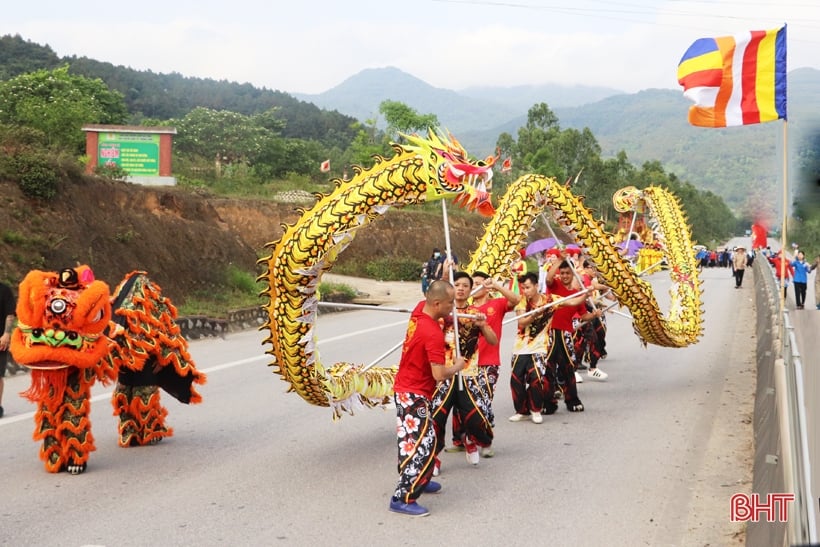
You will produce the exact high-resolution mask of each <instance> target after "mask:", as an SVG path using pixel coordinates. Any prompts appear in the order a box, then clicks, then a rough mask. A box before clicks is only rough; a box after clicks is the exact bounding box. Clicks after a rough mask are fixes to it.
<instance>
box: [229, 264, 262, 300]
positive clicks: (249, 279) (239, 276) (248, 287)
mask: <svg viewBox="0 0 820 547" xmlns="http://www.w3.org/2000/svg"><path fill="white" fill-rule="evenodd" d="M226 276H227V283H228V286H229V287H230V288H231V289H234V290H236V291H238V292H240V293H243V294H250V295H258V294H259V293H260V292H262V285H261V284H260V283H259V282H257V281H256V277H255V276H254V275H253V274H252V273H248V272H246V271H243V270H240V269H239V268H237V267H236V266H234V265H232V264H231V265H229V266H228V269H227V271H226Z"/></svg>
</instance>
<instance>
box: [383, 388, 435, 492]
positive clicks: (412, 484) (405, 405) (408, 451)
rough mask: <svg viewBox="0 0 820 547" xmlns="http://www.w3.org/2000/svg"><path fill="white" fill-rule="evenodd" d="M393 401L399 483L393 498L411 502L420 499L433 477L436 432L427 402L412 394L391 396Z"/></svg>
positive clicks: (420, 396) (423, 398)
mask: <svg viewBox="0 0 820 547" xmlns="http://www.w3.org/2000/svg"><path fill="white" fill-rule="evenodd" d="M393 399H394V400H395V402H396V435H397V437H398V452H399V465H398V469H399V482H398V484H397V485H396V491H395V493H394V494H393V497H394V498H395V499H398V500H401V501H403V502H405V503H411V502H413V501H415V500H417V499H418V498H419V496H421V493H422V492H423V491H424V486H425V485H426V484H427V483H428V482H429V481H430V478H431V477H432V476H433V460H434V459H435V451H436V433H435V427H434V426H433V419H432V417H431V412H430V401H429V400H428V399H427V398H426V397H424V396H422V395H417V394H415V393H407V392H401V393H396V394H394V395H393Z"/></svg>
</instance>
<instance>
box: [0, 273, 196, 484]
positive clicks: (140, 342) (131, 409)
mask: <svg viewBox="0 0 820 547" xmlns="http://www.w3.org/2000/svg"><path fill="white" fill-rule="evenodd" d="M175 318H176V309H175V308H174V306H173V304H171V302H170V301H169V300H168V299H167V298H165V297H163V296H162V294H161V291H160V289H159V287H158V286H157V285H155V284H154V283H152V282H151V281H150V280H149V279H148V277H147V276H146V274H145V272H131V273H130V274H128V275H127V276H126V277H125V278H124V279H123V281H122V283H120V285H119V286H118V287H117V288H116V290H115V292H114V294H113V296H111V295H109V290H108V285H107V284H106V283H104V282H102V281H99V280H97V279H94V275H93V273H92V271H91V269H90V268H88V267H87V266H80V267H77V268H68V269H65V270H62V271H61V272H43V271H39V270H34V271H31V272H29V273H28V274H27V275H26V277H25V278H24V279H23V281H22V282H21V283H20V288H19V298H18V302H17V319H18V326H17V328H16V329H15V330H14V331H13V333H12V339H11V352H12V355H13V356H14V359H15V361H16V362H17V363H19V364H20V365H23V366H26V367H28V368H30V369H31V381H32V383H31V387H30V388H29V389H28V390H27V391H26V392H24V393H23V395H24V396H25V397H27V398H28V399H29V400H31V401H32V402H34V403H36V404H37V410H36V412H35V425H36V428H35V432H34V439H35V440H37V441H42V446H41V449H40V458H41V459H42V460H43V461H44V462H45V468H46V470H47V471H49V472H52V473H56V472H59V471H68V472H70V473H72V474H78V473H82V472H83V471H85V469H86V464H87V461H88V458H89V455H90V453H91V452H93V451H94V450H95V445H94V437H93V435H92V434H91V421H90V419H89V414H90V410H91V406H90V401H91V387H92V386H93V385H94V383H95V382H96V381H101V382H103V383H108V382H110V381H112V380H114V379H117V389H116V391H115V393H114V396H113V399H112V404H113V406H114V413H115V415H117V416H118V417H119V419H120V424H119V433H120V436H119V444H120V445H121V446H138V445H147V444H154V443H156V442H158V441H159V440H161V439H162V438H163V437H167V436H170V435H171V434H172V433H173V432H172V430H171V429H169V428H167V427H166V426H165V423H164V420H165V416H166V414H167V411H166V409H165V408H164V407H163V406H162V405H161V404H160V401H159V392H158V388H159V387H162V388H163V389H165V390H166V391H168V392H169V393H171V394H172V395H173V396H174V397H176V398H177V399H178V400H180V401H181V402H183V403H197V402H199V401H200V400H201V397H200V395H199V394H198V393H197V392H196V390H195V389H194V384H201V383H204V382H205V375H204V374H202V373H201V372H199V371H198V370H196V368H195V366H194V364H193V362H192V361H191V359H190V356H189V355H188V351H187V342H186V341H185V339H184V338H182V336H181V335H180V332H179V327H178V326H177V325H176V323H175V321H174V319H175Z"/></svg>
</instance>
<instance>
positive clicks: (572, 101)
mask: <svg viewBox="0 0 820 547" xmlns="http://www.w3.org/2000/svg"><path fill="white" fill-rule="evenodd" d="M619 93H623V92H622V91H618V90H615V89H611V88H605V87H601V88H596V87H589V86H561V85H556V84H549V85H542V86H515V87H492V86H481V87H471V88H467V89H464V90H461V91H453V90H449V89H442V88H437V87H433V86H431V85H430V84H428V83H426V82H424V81H423V80H420V79H419V78H416V77H415V76H412V75H410V74H407V73H406V72H403V71H401V70H399V69H398V68H395V67H387V68H368V69H365V70H362V71H361V72H359V73H357V74H355V75H353V76H351V77H349V78H347V79H346V80H344V81H343V82H342V83H340V84H339V85H337V86H335V87H333V88H331V89H329V90H327V91H325V92H323V93H319V94H300V93H296V94H294V97H296V98H297V99H300V100H303V101H306V102H310V103H313V104H315V105H316V106H318V107H319V108H324V109H327V110H338V111H339V112H340V113H342V114H347V115H349V116H353V117H354V118H358V119H359V120H360V121H364V120H368V119H374V120H375V119H378V118H379V117H380V116H379V104H380V103H381V102H382V101H384V100H386V99H389V100H392V101H399V102H402V103H404V104H406V105H408V106H410V107H411V108H414V109H415V110H417V111H418V112H419V113H421V114H427V113H433V114H435V115H436V116H437V117H438V119H439V122H441V124H442V125H443V126H445V127H447V128H448V129H450V130H451V131H453V132H454V133H466V132H471V131H481V130H489V129H492V128H493V127H497V126H499V125H501V124H503V123H505V122H508V121H509V120H511V119H514V118H518V117H520V116H521V115H522V114H523V115H524V116H525V118H526V114H527V110H529V108H530V107H531V106H532V105H533V104H536V103H538V102H546V103H548V104H550V105H551V106H553V105H555V106H579V105H582V104H585V103H591V102H595V101H598V100H600V99H603V98H605V97H608V96H611V95H615V94H619Z"/></svg>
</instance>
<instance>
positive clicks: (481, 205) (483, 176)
mask: <svg viewBox="0 0 820 547" xmlns="http://www.w3.org/2000/svg"><path fill="white" fill-rule="evenodd" d="M404 137H405V138H406V139H407V140H408V141H409V142H410V143H411V145H412V146H411V147H410V148H414V149H416V150H417V151H418V153H419V155H420V156H421V157H422V158H424V163H425V165H426V167H427V170H428V173H429V175H430V177H429V180H430V182H428V184H427V199H428V200H435V199H444V198H448V197H454V198H455V199H454V202H455V203H456V204H458V205H459V206H461V207H464V208H465V209H468V210H470V211H478V212H479V214H481V215H483V216H488V217H490V216H493V213H494V212H495V208H494V207H493V204H492V202H491V201H490V193H489V192H490V189H491V188H492V179H493V169H492V167H493V164H494V163H495V158H494V157H492V156H489V157H487V158H486V159H485V160H483V161H470V160H469V158H468V157H467V152H466V151H465V150H464V148H462V146H461V144H460V143H459V142H458V141H457V140H456V139H455V138H454V137H453V136H452V135H449V138H447V137H444V136H440V135H438V134H437V133H436V132H435V131H434V130H432V129H430V130H428V132H427V138H426V139H424V138H422V137H420V136H418V135H404Z"/></svg>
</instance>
